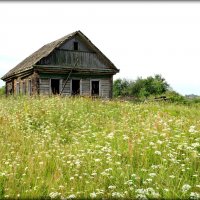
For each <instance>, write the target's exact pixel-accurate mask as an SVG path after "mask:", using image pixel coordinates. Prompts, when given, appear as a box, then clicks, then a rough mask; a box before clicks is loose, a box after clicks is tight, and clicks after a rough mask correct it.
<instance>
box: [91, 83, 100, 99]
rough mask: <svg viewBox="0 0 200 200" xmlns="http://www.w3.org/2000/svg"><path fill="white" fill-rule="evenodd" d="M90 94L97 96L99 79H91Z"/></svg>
mask: <svg viewBox="0 0 200 200" xmlns="http://www.w3.org/2000/svg"><path fill="white" fill-rule="evenodd" d="M92 96H99V81H92Z"/></svg>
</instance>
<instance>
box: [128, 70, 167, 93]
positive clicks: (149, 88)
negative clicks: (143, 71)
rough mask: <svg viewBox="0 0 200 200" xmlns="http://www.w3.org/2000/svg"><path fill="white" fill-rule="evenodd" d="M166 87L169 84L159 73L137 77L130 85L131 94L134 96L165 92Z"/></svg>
mask: <svg viewBox="0 0 200 200" xmlns="http://www.w3.org/2000/svg"><path fill="white" fill-rule="evenodd" d="M168 89H169V84H168V83H167V82H166V81H165V79H164V78H163V77H162V76H161V75H159V74H157V75H155V76H154V77H152V76H149V77H147V78H146V79H142V78H141V77H139V78H137V80H136V81H135V82H134V83H133V84H132V85H131V94H132V95H133V96H136V97H148V96H150V95H155V96H156V95H160V94H163V93H165V92H166V91H168Z"/></svg>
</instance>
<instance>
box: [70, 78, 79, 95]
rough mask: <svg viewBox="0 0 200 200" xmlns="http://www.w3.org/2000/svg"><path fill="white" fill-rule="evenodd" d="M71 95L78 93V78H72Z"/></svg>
mask: <svg viewBox="0 0 200 200" xmlns="http://www.w3.org/2000/svg"><path fill="white" fill-rule="evenodd" d="M71 94H72V95H79V94H80V80H72V90H71Z"/></svg>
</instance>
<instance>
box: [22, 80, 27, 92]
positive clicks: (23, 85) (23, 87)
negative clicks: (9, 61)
mask: <svg viewBox="0 0 200 200" xmlns="http://www.w3.org/2000/svg"><path fill="white" fill-rule="evenodd" d="M22 94H26V82H25V81H24V82H23V83H22Z"/></svg>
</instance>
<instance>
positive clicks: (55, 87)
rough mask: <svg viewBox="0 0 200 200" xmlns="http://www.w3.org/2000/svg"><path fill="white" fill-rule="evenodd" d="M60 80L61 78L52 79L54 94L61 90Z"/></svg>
mask: <svg viewBox="0 0 200 200" xmlns="http://www.w3.org/2000/svg"><path fill="white" fill-rule="evenodd" d="M59 88H60V80H59V79H51V91H52V94H54V95H56V94H59V92H60V90H59Z"/></svg>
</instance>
